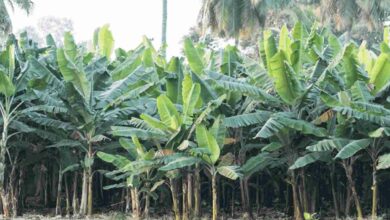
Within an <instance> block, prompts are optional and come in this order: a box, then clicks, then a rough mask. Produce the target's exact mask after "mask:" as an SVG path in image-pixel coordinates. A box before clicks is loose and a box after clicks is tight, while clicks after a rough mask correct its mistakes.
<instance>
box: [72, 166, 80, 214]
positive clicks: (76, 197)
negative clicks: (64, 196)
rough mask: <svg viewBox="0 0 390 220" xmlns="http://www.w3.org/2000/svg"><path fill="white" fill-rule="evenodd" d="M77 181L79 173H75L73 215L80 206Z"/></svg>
mask: <svg viewBox="0 0 390 220" xmlns="http://www.w3.org/2000/svg"><path fill="white" fill-rule="evenodd" d="M77 182H78V173H77V172H75V173H74V177H73V198H72V208H73V215H77V213H78V208H79V199H78V195H77V194H78V193H77Z"/></svg>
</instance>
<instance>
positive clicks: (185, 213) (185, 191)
mask: <svg viewBox="0 0 390 220" xmlns="http://www.w3.org/2000/svg"><path fill="white" fill-rule="evenodd" d="M181 182H182V192H183V197H182V201H183V203H182V205H183V209H182V210H183V216H182V219H183V220H188V219H189V214H188V201H187V194H188V188H187V181H186V178H185V176H183V178H182V181H181Z"/></svg>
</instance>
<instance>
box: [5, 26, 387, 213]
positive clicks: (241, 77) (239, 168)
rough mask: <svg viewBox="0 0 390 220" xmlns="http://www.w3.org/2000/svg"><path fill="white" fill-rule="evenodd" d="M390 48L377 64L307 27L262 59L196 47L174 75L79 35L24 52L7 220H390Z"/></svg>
mask: <svg viewBox="0 0 390 220" xmlns="http://www.w3.org/2000/svg"><path fill="white" fill-rule="evenodd" d="M388 35H389V32H388V30H385V34H384V39H385V40H384V42H383V43H382V44H381V45H379V46H378V47H374V49H373V50H368V49H367V48H366V47H365V44H364V43H362V44H361V45H360V46H358V45H357V44H355V43H352V42H343V40H342V39H338V38H337V37H336V36H334V35H333V34H332V33H330V32H329V31H328V30H327V29H323V28H319V27H316V26H313V27H312V28H311V29H306V28H305V27H303V26H302V25H301V24H300V23H297V24H296V25H295V26H294V27H293V28H292V29H291V30H288V29H287V28H286V27H283V28H282V29H281V30H280V31H279V32H271V31H265V32H264V34H263V37H262V39H261V40H260V42H259V54H260V59H253V58H249V57H246V56H245V55H242V54H240V52H239V51H238V49H237V48H236V47H234V46H227V47H226V48H224V49H222V50H220V51H212V50H210V49H208V48H207V47H206V46H205V45H202V44H196V45H194V43H193V42H192V41H191V40H190V39H186V40H185V41H184V48H183V51H184V55H185V56H184V57H180V58H179V57H173V58H171V59H170V60H169V61H168V60H166V59H165V58H164V57H163V56H162V55H161V54H163V53H160V52H159V51H157V50H156V49H155V48H154V47H153V46H152V44H151V42H150V41H149V40H148V39H146V38H145V39H143V42H142V43H141V44H140V45H139V46H138V47H137V48H135V49H134V50H130V51H125V50H123V49H116V50H115V53H114V54H113V52H114V50H113V47H114V40H113V37H112V34H111V32H110V31H109V28H108V26H103V27H102V28H100V29H97V31H96V32H95V34H94V39H93V43H92V46H89V47H88V46H85V45H78V44H76V43H75V40H74V38H73V36H72V35H71V34H70V33H67V34H65V37H64V41H63V42H54V40H53V38H52V37H51V36H48V37H47V47H44V48H38V47H37V44H36V43H34V42H32V41H31V40H29V39H28V36H27V34H26V33H24V34H22V35H21V36H20V38H19V39H15V37H13V36H11V37H10V38H9V40H8V41H7V43H6V45H5V46H4V47H3V49H2V50H1V53H0V64H1V65H0V93H1V96H0V97H1V99H0V101H1V102H0V111H1V115H2V117H1V121H0V124H1V126H2V129H1V132H2V137H1V142H0V147H1V151H0V174H1V175H0V191H1V204H2V207H3V214H4V216H6V217H9V216H16V215H19V214H22V209H25V208H29V207H31V206H34V204H35V205H37V204H42V205H43V206H44V207H54V206H55V207H56V209H55V213H56V215H61V214H62V215H65V214H67V215H73V216H84V215H92V213H93V207H99V208H102V207H107V206H111V205H112V207H116V208H118V209H121V210H123V211H125V212H130V213H132V215H133V216H134V217H136V218H138V217H143V218H146V217H148V216H149V215H153V213H159V211H158V210H163V211H162V212H167V211H166V210H172V213H173V215H174V216H175V219H176V220H179V219H190V218H193V217H195V218H197V217H200V216H202V215H206V214H207V213H205V212H204V211H206V210H210V208H207V207H211V210H212V213H211V215H212V219H217V218H218V216H219V215H220V214H221V213H223V214H226V213H234V212H235V211H236V210H239V211H240V212H242V214H243V215H244V217H245V218H253V217H254V211H253V208H257V209H258V208H260V207H264V206H267V207H273V208H275V209H279V210H281V211H283V212H286V213H289V214H291V215H293V216H294V218H295V219H297V220H298V219H303V218H305V219H314V216H312V215H311V214H312V213H315V212H317V213H318V212H320V214H321V215H324V216H325V215H328V216H335V217H341V216H350V215H352V216H357V219H362V218H363V216H364V215H367V216H368V215H372V218H373V219H376V216H377V213H378V210H380V211H381V212H380V213H384V210H385V209H386V208H389V207H388V204H389V202H390V201H389V195H390V192H389V191H388V189H387V188H386V187H380V186H381V185H382V183H383V185H385V183H386V181H390V180H389V178H387V176H388V174H389V173H388V172H387V171H386V168H388V167H390V154H387V153H388V152H390V151H389V149H388V147H389V140H390V139H389V136H390V109H389V108H388V107H389V106H390V103H389V102H390V99H389V91H388V90H389V85H390V84H389V82H390V81H389V79H390V48H389V36H388ZM60 45H62V46H60ZM112 57H115V59H113V58H112ZM382 169H383V171H380V170H382ZM379 192H381V193H379ZM378 201H379V203H378ZM115 204H119V205H116V206H114V205H115ZM386 204H387V205H386ZM236 206H237V207H236ZM151 210H155V211H151ZM202 211H203V213H202ZM160 212H161V211H160ZM370 213H371V214H370Z"/></svg>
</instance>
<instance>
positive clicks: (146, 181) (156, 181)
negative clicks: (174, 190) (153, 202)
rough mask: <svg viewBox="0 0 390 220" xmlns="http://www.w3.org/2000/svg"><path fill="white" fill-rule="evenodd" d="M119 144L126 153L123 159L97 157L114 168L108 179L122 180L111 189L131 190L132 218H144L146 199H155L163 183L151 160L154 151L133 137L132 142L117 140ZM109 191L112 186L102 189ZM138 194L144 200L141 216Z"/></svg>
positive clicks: (103, 155) (108, 155) (147, 200)
mask: <svg viewBox="0 0 390 220" xmlns="http://www.w3.org/2000/svg"><path fill="white" fill-rule="evenodd" d="M119 143H120V145H121V146H122V147H123V148H124V149H126V152H127V153H128V154H125V156H122V155H119V154H115V155H114V154H109V153H104V152H100V151H99V152H98V153H97V155H98V157H99V158H100V159H102V160H103V161H105V162H108V163H112V164H113V165H114V166H115V167H116V169H117V170H114V171H111V172H108V173H106V176H108V177H109V178H111V179H114V180H122V183H121V184H119V185H118V184H115V185H114V187H125V188H129V190H130V191H131V195H132V198H131V199H132V208H133V217H134V218H139V217H141V216H143V217H145V218H148V216H149V206H150V198H154V199H157V197H158V195H157V194H156V192H155V191H156V190H157V189H158V187H159V186H161V185H162V184H163V183H164V180H162V179H161V178H162V177H163V176H162V175H161V173H158V172H155V170H156V169H157V167H158V165H159V164H158V163H156V162H155V161H154V158H155V156H156V152H155V151H154V150H153V149H149V150H148V149H146V148H145V146H143V145H142V144H141V143H140V141H139V139H138V138H137V137H136V136H133V137H132V140H129V139H126V138H121V139H120V140H119ZM111 188H112V186H107V187H106V189H111ZM142 195H144V196H143V197H144V199H145V206H144V209H143V215H141V210H140V208H141V207H140V201H141V200H142V199H140V198H141V196H142Z"/></svg>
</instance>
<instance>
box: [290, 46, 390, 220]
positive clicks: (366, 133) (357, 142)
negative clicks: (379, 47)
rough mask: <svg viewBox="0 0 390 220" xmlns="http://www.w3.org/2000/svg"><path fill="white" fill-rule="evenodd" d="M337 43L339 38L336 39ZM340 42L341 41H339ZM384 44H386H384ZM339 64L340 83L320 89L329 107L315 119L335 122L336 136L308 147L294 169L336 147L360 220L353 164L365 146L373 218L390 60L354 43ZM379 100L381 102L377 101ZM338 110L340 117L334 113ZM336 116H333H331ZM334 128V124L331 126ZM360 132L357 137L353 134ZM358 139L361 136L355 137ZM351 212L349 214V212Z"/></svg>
mask: <svg viewBox="0 0 390 220" xmlns="http://www.w3.org/2000/svg"><path fill="white" fill-rule="evenodd" d="M335 43H337V41H335ZM337 44H339V43H337ZM383 47H386V46H385V45H383ZM340 55H341V56H340V58H339V64H337V65H335V67H336V68H335V70H336V71H338V76H339V79H338V82H337V83H335V84H334V85H335V86H333V88H332V89H331V90H328V91H329V92H330V93H332V94H329V93H328V91H325V90H323V91H322V92H321V95H320V97H321V99H322V102H323V103H325V105H326V106H327V107H328V108H330V109H325V111H324V113H323V115H321V117H319V118H318V119H317V120H316V121H317V123H319V124H321V123H324V122H327V121H332V120H333V121H334V122H332V123H336V127H337V129H336V130H335V132H336V133H334V132H333V133H334V135H335V138H332V139H326V140H322V141H320V142H318V145H315V146H317V147H308V149H311V150H313V149H314V150H315V151H316V152H312V153H309V154H307V155H305V156H303V157H301V158H299V159H298V160H297V161H296V164H295V165H294V166H293V167H292V168H294V169H295V168H297V167H302V166H305V165H307V164H310V163H313V162H315V161H317V160H322V159H324V158H323V157H322V156H324V155H323V154H321V152H317V151H320V150H319V149H322V151H329V150H331V149H336V151H337V152H338V154H337V155H336V157H335V159H342V165H343V167H344V169H345V172H346V175H347V179H348V181H349V185H350V186H351V190H352V194H353V197H354V200H355V206H356V208H357V214H358V219H362V218H363V213H362V210H361V206H360V201H359V198H358V193H357V192H356V189H355V186H354V185H355V183H354V181H353V178H352V172H353V163H354V162H355V161H356V159H357V158H358V156H356V155H357V154H358V153H359V152H360V151H361V150H363V149H366V150H367V152H368V154H369V156H370V158H371V161H372V168H373V170H372V179H373V183H372V210H371V211H372V218H373V219H376V218H377V195H378V194H377V190H378V187H377V169H376V167H377V164H378V157H379V155H380V154H381V152H383V151H384V150H385V147H384V146H385V145H384V142H386V139H387V133H386V129H387V126H388V123H389V121H388V120H387V119H386V117H388V114H389V113H390V111H389V110H388V109H386V108H385V107H384V106H383V104H382V103H380V102H382V101H381V100H383V99H384V98H383V96H384V92H383V91H384V90H386V89H387V85H386V82H387V81H388V79H387V78H386V75H388V74H387V73H386V71H387V70H386V69H383V68H384V67H385V66H386V65H388V64H389V63H390V60H388V59H387V58H386V56H387V54H386V52H383V51H382V52H381V54H380V55H379V56H378V57H376V56H375V54H374V53H373V52H371V51H369V50H367V49H366V48H365V45H364V44H363V45H362V46H360V48H359V49H357V48H356V46H355V45H353V44H349V45H347V46H346V47H345V48H344V49H343V50H342V51H341V53H340ZM378 102H379V103H378ZM335 112H336V113H337V117H336V115H335V114H334V113H335ZM332 118H333V119H332ZM331 127H334V125H333V126H331ZM355 133H357V134H359V135H357V136H356V137H355V136H353V134H355ZM356 138H358V139H356ZM347 214H348V213H347Z"/></svg>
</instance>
